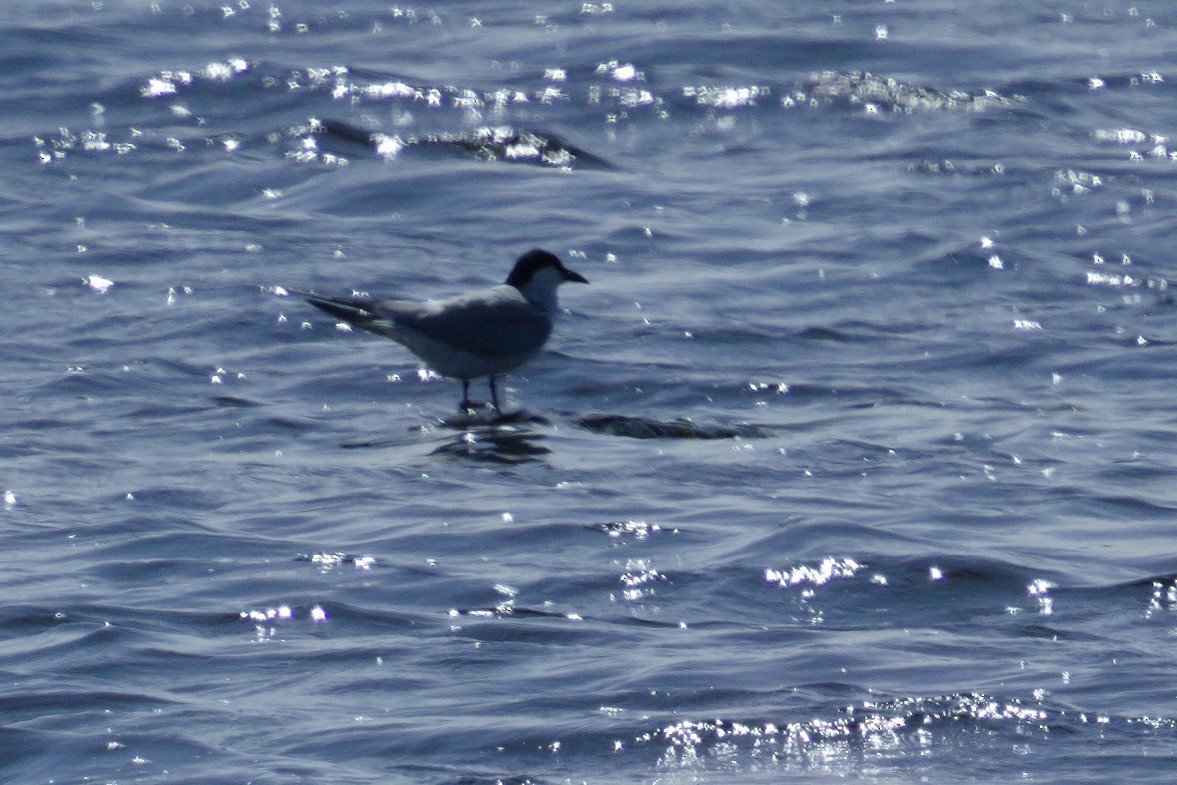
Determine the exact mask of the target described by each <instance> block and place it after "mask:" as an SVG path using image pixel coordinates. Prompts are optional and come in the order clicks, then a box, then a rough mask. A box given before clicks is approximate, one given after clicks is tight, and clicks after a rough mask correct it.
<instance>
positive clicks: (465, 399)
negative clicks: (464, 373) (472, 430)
mask: <svg viewBox="0 0 1177 785" xmlns="http://www.w3.org/2000/svg"><path fill="white" fill-rule="evenodd" d="M469 409H470V380H469V379H463V380H462V401H461V402H460V403H459V404H458V411H459V412H460V413H462V414H465V413H466V412H467V411H469Z"/></svg>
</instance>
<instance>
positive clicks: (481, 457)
mask: <svg viewBox="0 0 1177 785" xmlns="http://www.w3.org/2000/svg"><path fill="white" fill-rule="evenodd" d="M550 424H551V422H550V421H549V420H547V419H545V418H543V417H538V416H536V415H533V414H528V413H526V412H524V411H517V412H512V413H510V414H503V415H500V414H497V413H495V412H494V410H493V409H488V410H487V413H485V414H483V413H482V412H477V411H470V410H468V411H466V412H463V413H461V414H458V415H455V416H453V417H445V418H443V419H441V420H439V421H438V423H437V426H436V427H437V430H438V431H441V430H453V431H454V433H453V435H452V436H450V437H449V438H447V439H445V441H444V442H443V443H442V444H441V445H440V446H439V447H437V448H436V449H434V450H433V451H432V452H431V453H430V454H431V455H441V456H449V457H453V458H460V459H467V460H476V461H486V462H488V463H508V464H509V463H525V462H527V461H535V460H539V459H540V458H541V457H542V456H544V455H547V454H548V453H550V452H551V450H550V449H548V448H547V447H545V446H544V445H543V444H542V441H543V435H542V434H541V433H540V432H539V431H538V430H535V429H534V427H532V426H543V425H550Z"/></svg>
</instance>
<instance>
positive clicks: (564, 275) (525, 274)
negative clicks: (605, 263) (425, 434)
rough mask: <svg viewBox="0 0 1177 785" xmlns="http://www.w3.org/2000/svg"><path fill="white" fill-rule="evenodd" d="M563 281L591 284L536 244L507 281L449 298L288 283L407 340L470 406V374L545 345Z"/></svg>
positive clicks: (333, 310)
mask: <svg viewBox="0 0 1177 785" xmlns="http://www.w3.org/2000/svg"><path fill="white" fill-rule="evenodd" d="M566 281H574V282H576V283H588V281H587V280H586V279H585V277H584V276H583V275H581V274H580V273H576V272H573V271H572V270H569V269H568V268H567V267H565V266H564V264H563V263H562V262H561V261H560V260H559V258H557V257H556V255H555V254H553V253H549V252H548V251H543V250H540V249H538V248H536V249H534V250H531V251H528V252H527V253H525V254H523V255H522V256H520V257H519V260H518V261H517V262H515V267H514V268H513V269H512V270H511V274H510V275H509V276H507V281H506V283H503V284H500V285H499V286H492V287H491V288H489V289H479V290H477V291H473V292H467V293H466V294H462V295H458V296H457V297H452V298H450V299H448V300H436V301H432V300H431V301H428V302H415V301H413V300H373V299H370V298H367V297H324V296H323V295H319V294H315V293H313V292H303V291H298V290H296V289H291V290H288V291H292V292H294V293H295V294H299V295H302V296H303V297H305V298H306V300H307V302H309V303H310V304H311V305H313V306H315V307H316V308H319V309H320V310H323V311H326V312H327V313H329V314H331V315H332V316H336V317H339V318H340V319H342V320H343V321H345V322H347V323H348V324H352V325H355V326H356V327H359V328H361V329H364V330H367V331H369V332H373V333H376V334H378V335H383V336H386V337H388V338H391V339H392V340H394V341H396V342H397V343H400V344H402V345H404V346H405V347H407V348H408V349H409V351H411V352H412V353H413V354H415V355H417V356H418V357H420V358H421V359H422V360H424V361H425V364H426V365H428V366H429V367H430V368H432V369H433V370H435V371H437V372H438V373H440V374H441V375H442V376H448V377H450V378H452V379H459V380H461V382H462V402H461V403H460V404H459V410H460V411H466V410H467V409H468V408H470V405H471V404H470V401H469V393H470V380H471V379H477V378H479V377H481V376H486V377H489V379H490V396H491V402H492V403H493V404H494V408H495V410H496V411H498V410H499V394H498V390H497V388H496V387H495V377H496V376H498V375H500V374H504V373H507V372H508V371H512V370H514V369H516V368H518V367H519V366H520V365H522V364H523V363H525V362H527V361H528V360H530V359H531V358H532V357H534V356H535V355H536V354H537V353H539V350H540V349H542V348H543V345H544V343H545V342H546V341H547V340H548V336H549V335H551V333H552V322H553V320H554V318H555V316H556V310H557V302H556V289H557V288H559V286H560V284H562V283H565V282H566Z"/></svg>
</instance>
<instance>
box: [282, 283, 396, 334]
mask: <svg viewBox="0 0 1177 785" xmlns="http://www.w3.org/2000/svg"><path fill="white" fill-rule="evenodd" d="M287 291H289V292H292V293H293V294H297V295H300V296H301V297H303V298H305V299H306V301H307V302H308V303H310V304H311V305H313V306H315V307H316V308H318V309H319V310H320V311H325V312H327V313H329V314H331V315H332V316H335V317H337V318H339V319H342V320H343V321H345V322H347V323H349V324H354V325H355V326H356V327H367V326H368V325H369V324H371V323H372V322H374V321H375V320H376V319H377V318H379V317H378V316H377V315H376V312H375V310H374V309H373V307H372V306H373V302H372V301H371V300H367V299H364V298H362V297H324V296H323V295H321V294H315V293H314V292H303V291H299V290H297V289H288V290H287Z"/></svg>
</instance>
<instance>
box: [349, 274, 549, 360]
mask: <svg viewBox="0 0 1177 785" xmlns="http://www.w3.org/2000/svg"><path fill="white" fill-rule="evenodd" d="M368 308H369V309H370V311H371V312H372V313H373V314H374V315H375V316H376V319H375V320H372V321H370V322H368V323H367V324H364V325H361V326H362V327H364V328H365V329H368V330H371V331H372V332H379V333H382V334H384V335H387V336H389V337H390V338H393V339H396V340H403V339H404V338H405V337H406V336H405V333H406V332H407V331H411V332H413V333H416V334H417V335H419V336H421V337H423V338H426V339H428V340H431V341H437V342H439V343H444V344H446V345H449V346H452V347H454V348H455V349H460V350H462V351H465V352H470V353H473V354H478V355H482V356H484V357H512V356H516V355H521V354H530V353H533V352H536V351H538V350H539V349H540V347H542V346H543V345H544V343H545V342H546V341H547V340H548V336H549V335H550V334H551V332H552V318H551V316H549V315H548V314H547V313H545V312H544V311H542V310H540V309H539V308H536V307H535V306H534V305H531V304H530V303H528V302H527V300H526V299H524V297H523V295H521V294H520V293H519V290H518V289H516V288H515V287H513V286H496V287H494V288H491V289H485V290H482V291H478V292H471V293H469V294H465V295H462V296H461V297H455V298H453V299H451V300H442V301H439V302H426V303H418V302H412V301H407V300H386V301H384V302H378V303H372V304H370V305H369V306H368Z"/></svg>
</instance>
